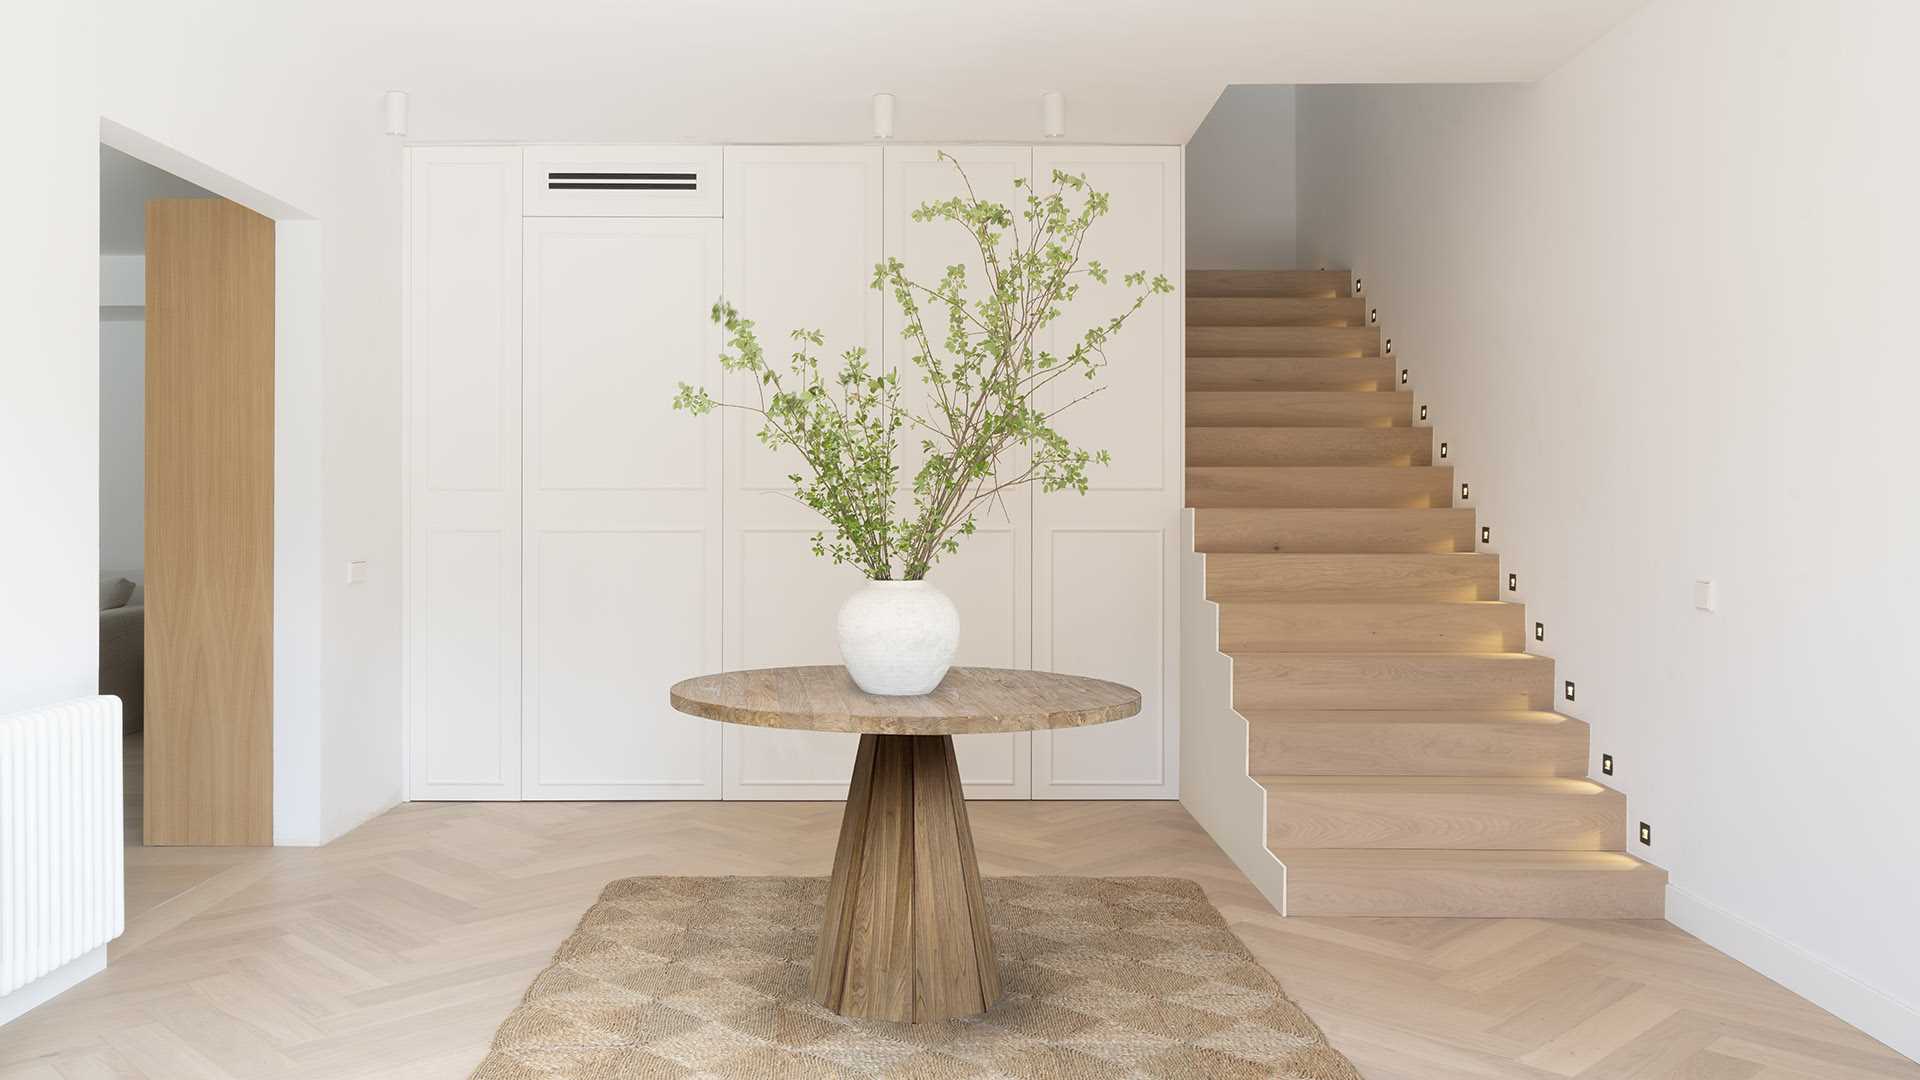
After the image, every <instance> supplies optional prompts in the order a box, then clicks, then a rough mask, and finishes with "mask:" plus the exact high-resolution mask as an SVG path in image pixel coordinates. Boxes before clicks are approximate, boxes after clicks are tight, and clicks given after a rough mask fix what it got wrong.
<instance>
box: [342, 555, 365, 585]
mask: <svg viewBox="0 0 1920 1080" xmlns="http://www.w3.org/2000/svg"><path fill="white" fill-rule="evenodd" d="M366 580H367V564H366V563H364V562H362V561H359V560H357V559H356V560H355V561H353V562H350V563H348V564H347V584H349V585H359V584H361V583H362V582H365V581H366Z"/></svg>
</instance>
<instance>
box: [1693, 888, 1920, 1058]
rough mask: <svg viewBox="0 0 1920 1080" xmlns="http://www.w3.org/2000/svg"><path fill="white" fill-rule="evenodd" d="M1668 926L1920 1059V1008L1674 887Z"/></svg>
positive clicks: (1733, 914)
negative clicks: (1685, 933) (1674, 927)
mask: <svg viewBox="0 0 1920 1080" xmlns="http://www.w3.org/2000/svg"><path fill="white" fill-rule="evenodd" d="M1667 921H1668V922H1670V923H1672V924H1673V925H1675V926H1677V927H1679V928H1680V929H1682V930H1685V931H1686V932H1687V933H1689V934H1692V935H1693V936H1694V937H1697V938H1699V939H1700V940H1701V941H1704V942H1706V943H1707V944H1709V945H1711V946H1713V947H1714V948H1716V949H1719V950H1720V951H1721V952H1723V953H1726V954H1727V955H1728V956H1731V957H1733V958H1734V959H1735V960H1738V961H1740V962H1741V963H1743V964H1745V965H1747V966H1748V967H1750V968H1752V969H1753V970H1755V971H1757V972H1759V973H1760V974H1762V975H1765V976H1766V977H1767V978H1769V979H1772V980H1773V981H1774V982H1777V983H1779V984H1780V985H1781V986H1784V987H1786V988H1787V989H1789V990H1791V991H1793V992H1794V993H1796V994H1799V995H1800V996H1801V997H1803V998H1806V999H1807V1000H1808V1001H1811V1002H1813V1003H1814V1004H1815V1005H1818V1006H1820V1007H1821V1008H1823V1009H1825V1010H1827V1011H1828V1012H1830V1013H1832V1014H1834V1015H1835V1016H1837V1017H1839V1018H1840V1019H1842V1020H1845V1021H1846V1022H1847V1023H1849V1024H1852V1025H1853V1026H1854V1027H1857V1028H1859V1029H1860V1030H1861V1031H1864V1032H1866V1033H1867V1034H1868V1035H1871V1036H1873V1037H1874V1038H1876V1039H1878V1040H1880V1041H1881V1042H1883V1043H1885V1044H1887V1045H1888V1046H1890V1047H1892V1048H1893V1049H1894V1050H1897V1051H1899V1052H1900V1053H1902V1054H1905V1055H1906V1056H1907V1057H1910V1058H1914V1059H1916V1060H1920V1008H1916V1007H1915V1006H1914V1005H1912V1004H1910V1003H1908V1002H1905V1001H1901V1000H1900V999H1898V998H1896V997H1894V996H1893V995H1891V994H1888V993H1886V992H1885V991H1882V990H1879V989H1876V988H1875V987H1872V986H1869V985H1867V984H1866V983H1864V982H1862V981H1860V979H1859V978H1857V977H1856V976H1854V975H1852V974H1849V973H1848V972H1846V971H1842V970H1841V969H1840V968H1838V967H1835V966H1834V965H1833V964H1832V963H1829V962H1828V961H1827V960H1825V959H1823V958H1821V957H1819V956H1815V955H1814V954H1813V953H1811V952H1808V951H1807V950H1806V949H1804V948H1801V947H1800V946H1798V945H1795V944H1794V943H1793V942H1791V941H1788V940H1786V939H1785V938H1782V937H1779V936H1777V935H1775V934H1774V933H1773V932H1772V931H1770V930H1767V929H1766V928H1764V927H1762V926H1759V925H1757V924H1755V923H1752V922H1749V921H1747V920H1746V919H1745V918H1743V917H1742V916H1740V915H1737V914H1735V913H1733V912H1731V911H1728V910H1727V909H1726V908H1723V907H1721V906H1719V905H1718V904H1715V903H1713V902H1712V901H1710V900H1707V899H1705V898H1704V897H1701V896H1697V895H1695V894H1693V893H1690V892H1688V891H1687V890H1685V889H1683V888H1681V887H1680V886H1678V885H1675V884H1672V883H1671V882H1669V883H1668V884H1667Z"/></svg>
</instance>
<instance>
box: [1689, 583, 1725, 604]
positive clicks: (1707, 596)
mask: <svg viewBox="0 0 1920 1080" xmlns="http://www.w3.org/2000/svg"><path fill="white" fill-rule="evenodd" d="M1719 592H1720V590H1718V589H1716V588H1714V586H1713V580H1712V579H1711V578H1696V579H1695V580H1694V583H1693V606H1694V607H1697V608H1699V609H1700V610H1701V611H1712V610H1714V609H1715V608H1717V607H1719V606H1720V596H1719Z"/></svg>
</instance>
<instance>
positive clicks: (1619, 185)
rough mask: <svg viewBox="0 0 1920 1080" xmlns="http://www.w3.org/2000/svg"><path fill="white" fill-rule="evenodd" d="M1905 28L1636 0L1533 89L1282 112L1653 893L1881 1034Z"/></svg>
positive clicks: (1898, 796) (1319, 210) (1902, 778)
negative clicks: (1708, 584) (1664, 872)
mask: <svg viewBox="0 0 1920 1080" xmlns="http://www.w3.org/2000/svg"><path fill="white" fill-rule="evenodd" d="M1916 37H1920V8H1915V7H1913V6H1912V5H1909V4H1906V3H1902V2H1897V0H1896V2H1868V0H1853V2H1846V3H1836V4H1829V5H1811V4H1795V3H1762V4H1754V3H1748V2H1745V0H1655V2H1654V3H1652V4H1651V5H1649V6H1648V7H1647V8H1646V9H1644V10H1643V11H1642V12H1640V13H1639V14H1638V15H1636V16H1634V17H1632V18H1631V19H1629V20H1628V21H1626V22H1625V23H1623V24H1621V25H1620V26H1619V27H1618V28H1616V29H1615V30H1614V31H1613V32H1612V33H1610V34H1608V35H1607V36H1606V37H1604V38H1602V39H1601V40H1600V41H1598V42H1597V43H1596V44H1595V45H1593V46H1592V47H1591V48H1589V49H1588V50H1587V51H1585V52H1584V53H1582V54H1581V55H1579V56H1577V57H1575V58H1574V59H1573V60H1571V61H1570V62H1568V63H1567V64H1566V65H1565V66H1564V67H1562V68H1561V69H1560V70H1558V71H1556V72H1554V73H1553V74H1551V75H1549V76H1547V77H1546V78H1544V79H1542V80H1540V81H1539V82H1537V83H1534V84H1530V85H1502V86H1452V87H1442V86H1407V87H1312V88H1302V89H1301V91H1300V95H1299V101H1298V138H1299V145H1298V156H1299V181H1300V195H1299V197H1300V221H1301V240H1300V257H1301V259H1302V262H1303V264H1305V265H1321V264H1324V265H1327V266H1342V267H1345V266H1352V267H1353V269H1354V270H1355V272H1356V273H1357V274H1359V275H1360V276H1361V277H1362V278H1363V279H1364V282H1365V291H1366V294H1367V295H1368V296H1369V297H1370V298H1371V299H1372V302H1373V303H1375V304H1377V305H1378V307H1379V310H1380V312H1381V318H1382V324H1383V326H1384V327H1385V333H1386V334H1387V335H1388V336H1390V337H1392V338H1393V339H1395V346H1394V351H1395V354H1396V355H1397V356H1398V357H1400V359H1401V361H1402V362H1403V363H1404V364H1405V365H1406V366H1407V367H1409V368H1411V369H1412V373H1413V382H1412V385H1413V388H1414V389H1415V390H1416V391H1418V397H1419V400H1421V401H1423V402H1426V403H1428V404H1429V405H1430V406H1431V416H1432V422H1433V424H1434V425H1435V427H1437V428H1438V429H1439V433H1438V434H1439V437H1440V438H1445V439H1447V440H1448V441H1449V442H1450V443H1451V444H1452V448H1453V450H1452V461H1453V464H1454V465H1455V466H1456V468H1457V476H1458V478H1459V479H1462V480H1467V481H1470V482H1471V484H1472V490H1473V496H1474V498H1473V500H1472V501H1471V502H1469V503H1466V504H1465V505H1471V506H1475V507H1477V509H1478V510H1479V511H1480V515H1481V517H1480V520H1481V522H1482V523H1483V524H1486V525H1489V526H1491V528H1492V536H1493V540H1494V542H1493V543H1492V544H1491V545H1487V547H1489V548H1490V549H1491V550H1495V551H1498V552H1500V553H1501V555H1502V556H1503V559H1504V561H1505V565H1504V566H1503V571H1512V572H1514V573H1517V574H1518V575H1519V583H1520V589H1519V591H1518V592H1517V593H1503V595H1505V596H1507V597H1508V598H1510V599H1518V600H1522V601H1524V602H1526V604H1527V605H1528V615H1529V618H1530V619H1537V620H1540V621H1542V622H1544V623H1545V624H1546V628H1547V638H1546V642H1545V644H1537V645H1534V646H1532V648H1533V649H1534V650H1535V651H1537V652H1543V653H1547V654H1550V655H1552V656H1554V657H1556V658H1557V660H1558V662H1559V667H1560V677H1561V678H1563V679H1569V680H1573V681H1575V682H1576V684H1577V686H1578V690H1579V697H1578V701H1577V703H1573V704H1565V703H1563V707H1564V709H1565V710H1566V711H1567V712H1568V713H1570V714H1572V715H1575V716H1578V717H1580V718H1581V719H1584V720H1587V721H1589V722H1591V723H1592V724H1593V730H1594V742H1593V753H1594V755H1595V758H1596V760H1595V762H1594V764H1593V769H1592V771H1593V774H1594V775H1595V776H1596V777H1597V776H1598V775H1599V769H1598V760H1597V758H1598V755H1599V754H1601V753H1602V752H1606V753H1611V754H1613V755H1614V756H1615V758H1616V760H1617V763H1618V769H1617V772H1616V774H1615V775H1614V776H1613V777H1611V778H1609V779H1608V782H1609V783H1612V784H1613V785H1615V786H1616V787H1619V788H1620V789H1622V790H1624V791H1625V792H1626V794H1627V795H1628V797H1629V799H1630V814H1629V820H1630V822H1633V821H1640V820H1644V821H1647V822H1649V823H1650V824H1652V826H1653V828H1654V838H1655V843H1654V844H1653V845H1652V846H1651V847H1642V846H1641V845H1639V844H1638V843H1635V842H1631V841H1630V842H1629V845H1628V847H1629V849H1630V850H1632V851H1633V852H1634V853H1635V854H1638V855H1640V856H1642V857H1645V858H1647V859H1650V860H1651V861H1653V862H1656V863H1659V864H1661V865H1663V866H1666V867H1667V868H1668V869H1669V870H1670V871H1671V872H1672V884H1671V886H1670V889H1669V903H1668V911H1669V914H1670V917H1671V918H1672V919H1673V921H1674V922H1676V923H1678V924H1679V925H1681V926H1682V927H1684V928H1686V929H1688V930H1691V931H1692V932H1694V933H1696V934H1698V935H1699V936H1701V937H1702V938H1704V939H1706V940H1707V941H1709V942H1710V943H1712V944H1715V945H1716V946H1718V947H1720V948H1722V949H1725V950H1726V951H1728V952H1730V953H1731V954H1733V955H1734V956H1736V957H1738V958H1739V959H1741V960H1743V961H1744V962H1746V963H1748V964H1750V965H1752V966H1754V967H1756V968H1758V969H1759V970H1761V971H1763V972H1764V973H1766V974H1768V975H1770V976H1772V977H1774V978H1775V979H1778V980H1779V981H1781V982H1783V983H1785V984H1786V985H1787V986H1789V987H1790V988H1792V989H1794V990H1796V991H1798V992H1800V993H1802V994H1803V995H1805V996H1807V997H1809V998H1811V999H1812V1000H1814V1001H1815V1002H1817V1003H1819V1004H1821V1005H1823V1006H1825V1007H1826V1008H1828V1009H1831V1010H1833V1011H1834V1012H1836V1013H1838V1014H1839V1015H1841V1016H1842V1017H1844V1018H1846V1019H1847V1020H1849V1021H1851V1022H1853V1023H1854V1024H1856V1025H1858V1026H1860V1027H1862V1028H1863V1029H1865V1030H1867V1031H1868V1032H1870V1033H1871V1034H1874V1035H1875V1036H1876V1037H1878V1038H1880V1039H1882V1040H1883V1041H1886V1042H1887V1043H1889V1044H1890V1045H1893V1046H1895V1047H1896V1048H1897V1049H1900V1050H1901V1051H1902V1052H1904V1053H1906V1054H1908V1055H1909V1056H1920V1008H1916V1005H1920V963H1917V962H1916V958H1920V921H1916V920H1915V919H1914V918H1913V898H1914V897H1915V896H1920V860H1916V859H1914V858H1913V853H1914V852H1915V851H1920V800H1916V799H1915V798H1914V796H1913V790H1914V785H1913V779H1912V778H1913V762H1914V761H1915V760H1920V725H1917V724H1915V722H1914V714H1915V710H1914V707H1913V705H1912V702H1911V697H1910V686H1909V683H1910V682H1911V680H1912V677H1913V671H1914V657H1915V656H1920V616H1916V612H1920V573H1917V572H1916V569H1915V563H1914V560H1913V558H1912V554H1913V552H1915V551H1916V550H1920V513H1917V512H1916V501H1915V499H1914V498H1913V491H1914V490H1915V489H1914V483H1913V479H1912V474H1911V472H1910V469H1911V465H1910V462H1911V460H1912V453H1911V450H1912V440H1913V436H1912V431H1913V424H1912V421H1911V419H1910V417H1911V415H1912V411H1913V407H1914V402H1915V401H1916V400H1920V365H1916V364H1914V363H1913V361H1912V354H1913V350H1912V347H1911V345H1910V344H1908V343H1907V342H1906V341H1905V340H1904V337H1905V335H1903V334H1902V333H1901V331H1902V330H1903V329H1905V330H1907V333H1908V334H1910V333H1911V332H1912V331H1911V329H1910V328H1907V327H1903V326H1901V325H1900V323H1901V321H1902V320H1899V319H1898V317H1897V315H1898V312H1899V311H1900V310H1901V308H1902V307H1910V306H1911V304H1912V299H1913V297H1915V296H1916V295H1920V271H1916V264H1915V262H1914V260H1913V259H1912V257H1911V256H1912V252H1911V250H1910V249H1911V241H1912V238H1914V237H1915V236H1920V228H1916V221H1917V216H1916V204H1915V201H1914V199H1913V192H1915V191H1920V167H1917V166H1916V155H1915V149H1914V145H1913V142H1912V140H1911V138H1910V135H1911V132H1910V130H1906V131H1904V132H1903V130H1902V129H1903V128H1907V126H1908V125H1910V123H1911V120H1910V118H1909V117H1907V116H1906V115H1904V114H1903V113H1901V112H1898V111H1896V110H1897V106H1896V105H1895V104H1894V103H1896V102H1909V101H1913V100H1920V74H1917V73H1916V69H1915V68H1913V67H1912V66H1911V64H1910V62H1909V60H1908V58H1907V57H1905V56H1904V55H1902V45H1901V43H1902V42H1910V41H1912V40H1915V39H1916ZM1370 306H1371V305H1370ZM1696 579H1712V580H1714V581H1715V582H1717V587H1718V610H1716V611H1714V612H1712V613H1708V612H1706V611H1701V610H1697V609H1696V608H1695V607H1694V602H1693V589H1694V582H1695V580H1696Z"/></svg>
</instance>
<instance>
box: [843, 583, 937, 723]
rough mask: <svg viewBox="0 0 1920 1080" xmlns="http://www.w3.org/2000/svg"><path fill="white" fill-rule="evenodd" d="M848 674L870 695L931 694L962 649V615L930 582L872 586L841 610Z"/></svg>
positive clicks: (850, 598)
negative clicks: (957, 651)
mask: <svg viewBox="0 0 1920 1080" xmlns="http://www.w3.org/2000/svg"><path fill="white" fill-rule="evenodd" d="M836 629H837V630H838V631H839V635H840V656H841V658H842V659H844V660H845V661H846V662H847V674H848V675H851V676H853V681H854V683H855V685H857V686H859V687H860V689H862V690H865V691H866V692H867V693H869V694H886V695H890V696H897V695H904V694H926V693H931V692H932V691H933V688H934V687H936V686H939V685H940V680H941V679H944V678H946V676H947V668H948V666H949V665H951V664H952V663H953V651H954V649H956V648H957V647H959V645H960V611H959V609H957V608H955V607H954V606H953V601H952V600H949V599H947V594H946V593H943V592H941V591H940V590H939V589H937V588H935V587H934V586H933V585H931V584H929V583H927V582H925V581H869V582H867V583H866V585H865V586H864V587H862V588H861V589H860V591H858V592H856V593H854V594H853V595H852V596H849V597H847V602H846V603H844V604H842V605H840V618H839V621H838V623H837V625H836Z"/></svg>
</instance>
